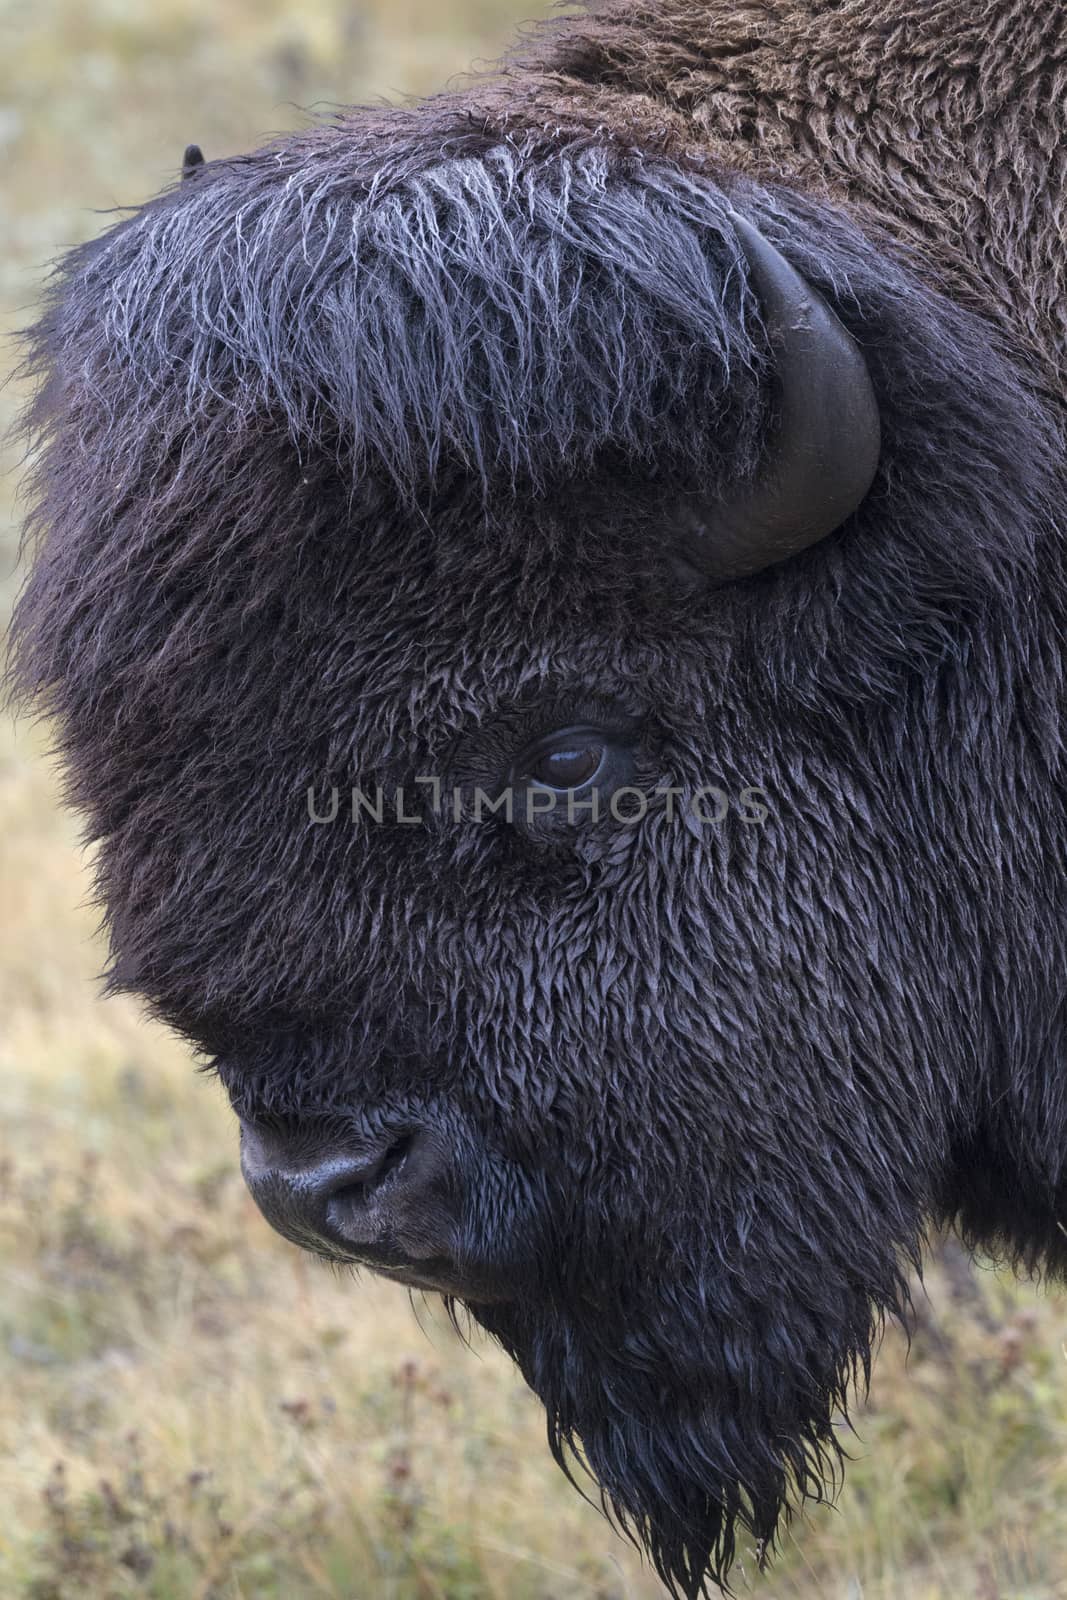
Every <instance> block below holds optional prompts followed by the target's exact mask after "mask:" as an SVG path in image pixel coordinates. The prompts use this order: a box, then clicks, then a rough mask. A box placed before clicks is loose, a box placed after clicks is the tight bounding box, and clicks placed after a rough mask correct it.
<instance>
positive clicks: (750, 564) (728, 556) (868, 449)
mask: <svg viewBox="0 0 1067 1600" xmlns="http://www.w3.org/2000/svg"><path fill="white" fill-rule="evenodd" d="M731 220H732V222H733V226H734V229H735V231H736V233H737V239H738V243H739V245H740V247H741V252H742V254H743V255H744V257H745V260H746V262H747V264H748V270H749V277H750V280H751V283H752V286H753V288H754V290H755V292H756V295H757V298H758V299H759V302H760V307H761V310H762V313H763V323H764V327H765V329H766V332H767V335H768V338H769V341H770V346H771V351H772V355H773V357H774V364H775V376H776V381H777V389H778V395H777V407H776V420H775V425H774V432H773V435H772V437H771V439H770V440H769V442H768V445H767V448H766V451H765V454H764V459H763V463H762V465H761V467H760V468H759V470H758V472H757V475H756V477H755V479H754V480H753V481H750V482H749V483H747V484H746V485H745V488H744V490H743V492H741V493H739V494H738V495H737V496H736V497H734V498H732V499H726V500H723V501H720V502H717V503H715V504H712V505H709V504H708V502H707V501H706V500H702V501H700V502H699V503H698V502H696V501H695V500H694V501H689V502H687V503H686V504H685V506H684V507H683V509H682V526H681V529H680V533H681V544H680V548H679V550H678V552H677V554H678V555H679V557H680V558H681V560H682V562H683V563H684V564H685V565H687V566H690V567H694V568H696V569H697V570H698V571H699V573H700V574H701V576H702V577H703V578H710V579H712V580H714V581H717V582H726V581H728V580H730V579H732V578H745V577H749V576H751V575H752V574H753V573H755V572H761V571H762V570H763V569H764V568H765V567H770V566H774V565H776V564H777V563H778V562H779V561H785V560H786V559H787V557H789V556H792V555H795V554H796V553H797V552H798V551H800V550H805V549H807V547H808V546H809V545H812V544H817V543H818V541H819V540H820V539H825V538H826V537H827V535H828V534H831V533H833V531H834V529H835V528H838V527H840V525H841V523H842V522H844V520H845V518H846V517H848V516H851V514H852V512H853V511H855V510H856V507H857V506H858V505H859V504H860V502H861V501H862V500H863V498H864V496H865V495H866V493H867V491H868V489H869V488H870V486H871V483H872V481H873V479H874V475H875V472H876V470H877V467H878V456H879V451H880V449H881V427H880V422H879V416H878V404H877V401H876V399H875V395H874V388H873V386H872V384H871V378H870V374H869V372H868V371H867V364H866V362H865V361H864V359H863V356H862V354H861V352H860V349H859V346H858V345H857V344H856V341H855V340H854V339H853V338H852V336H851V335H850V334H849V333H848V332H847V331H846V330H845V328H844V327H843V326H842V324H841V323H840V322H839V320H838V318H837V317H836V316H835V315H834V313H833V312H832V311H831V310H830V307H829V306H828V305H827V304H826V302H825V301H824V300H823V299H822V298H821V296H820V295H818V294H816V292H815V290H814V289H812V288H811V286H810V284H808V283H806V282H805V281H804V279H803V278H802V277H801V276H800V274H799V273H798V272H797V271H796V270H795V268H793V267H791V266H790V265H789V262H788V261H786V260H785V258H784V256H782V255H781V254H779V252H778V251H777V250H776V249H775V248H774V247H773V245H770V244H768V242H767V240H766V239H765V238H764V237H763V235H762V234H761V233H759V232H757V230H756V229H755V228H754V227H753V226H752V224H751V223H750V222H746V221H745V219H744V218H743V217H740V216H738V215H737V214H736V212H733V213H731Z"/></svg>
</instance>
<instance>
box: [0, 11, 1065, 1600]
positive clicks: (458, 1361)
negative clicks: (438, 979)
mask: <svg viewBox="0 0 1067 1600" xmlns="http://www.w3.org/2000/svg"><path fill="white" fill-rule="evenodd" d="M872 3H873V0H872ZM547 10H548V7H547V6H540V5H538V4H537V0H0V333H2V335H3V343H2V345H0V377H2V378H4V379H6V382H5V383H4V385H3V388H2V389H0V425H4V426H6V425H7V424H9V423H10V422H11V420H12V418H13V417H14V415H15V412H16V410H17V408H18V405H19V402H20V395H21V386H20V382H19V379H18V376H17V373H16V371H15V367H16V363H17V353H16V350H15V347H14V344H13V339H12V335H13V333H14V330H16V329H17V328H18V327H19V326H21V325H24V324H25V323H26V322H27V321H28V320H29V319H30V318H31V317H32V314H33V307H34V303H35V299H36V297H37V295H38V293H39V290H40V286H41V284H42V282H43V279H44V276H45V273H46V270H47V263H48V261H49V260H50V258H53V257H54V256H55V255H56V254H57V253H58V252H60V251H61V250H63V249H64V248H65V247H67V246H68V245H71V244H74V243H75V242H77V241H79V240H81V239H83V238H85V237H87V236H89V235H91V234H94V233H96V232H97V231H99V230H100V229H101V228H103V227H104V226H105V225H106V223H107V220H108V216H107V213H108V212H110V211H111V210H112V209H113V208H116V207H123V206H127V205H130V204H135V203H137V202H139V201H141V200H142V199H144V198H146V197H148V196H149V195H151V194H152V193H153V192H155V191H156V190H158V189H159V188H161V187H162V186H164V185H165V184H167V183H169V182H171V181H172V180H173V179H174V177H175V175H176V172H177V169H178V166H179V163H180V160H181V154H182V150H183V147H184V146H185V145H186V144H187V143H189V142H190V141H194V140H195V141H196V142H198V143H200V144H201V145H202V146H203V147H204V150H205V153H206V154H207V155H208V156H209V157H212V156H218V155H222V154H225V153H230V152H234V151H239V150H242V149H247V148H250V147H251V146H253V145H254V144H255V143H257V142H259V141H260V140H261V139H262V138H263V137H264V136H265V135H268V134H270V133H272V132H276V131H278V130H281V129H284V128H292V127H297V126H301V125H306V123H307V122H308V120H309V118H311V117H312V116H314V115H315V113H316V111H328V110H329V109H331V108H332V107H335V106H336V105H338V104H343V103H350V102H355V101H365V100H369V99H376V98H380V97H383V96H385V97H396V96H400V95H407V94H420V93H424V92H426V91H429V90H432V89H436V88H440V87H441V86H443V85H444V84H445V83H446V81H447V80H448V79H449V78H450V77H452V76H454V75H455V74H457V73H460V72H462V71H463V70H464V69H466V68H467V67H468V66H469V65H470V64H471V63H472V62H474V61H476V60H480V61H482V62H484V61H486V60H491V59H492V58H493V57H494V56H496V55H497V54H498V53H499V52H500V50H501V49H502V48H503V47H504V45H505V44H506V42H507V40H508V38H509V36H510V35H511V33H512V31H513V29H514V26H515V24H516V23H518V22H519V21H520V20H522V19H524V18H530V17H534V16H537V15H543V14H544V13H545V12H546V11H547ZM0 465H2V467H3V473H2V476H0V538H2V550H0V555H2V561H0V604H2V608H3V612H4V613H5V614H6V611H7V609H8V607H9V605H10V602H11V600H12V598H13V596H14V593H15V590H16V586H17V581H18V579H17V572H16V550H17V538H18V534H17V528H18V519H19V501H18V490H19V479H20V462H19V457H18V451H17V450H16V449H15V447H14V446H13V445H10V444H9V445H8V446H7V447H6V450H5V453H4V455H3V459H2V462H0ZM47 751H48V730H47V728H33V727H31V726H29V725H28V724H26V723H20V724H19V725H17V726H14V725H12V723H11V720H10V718H4V719H3V720H2V721H0V1129H2V1132H0V1596H3V1597H5V1600H6V1597H15V1596H26V1597H28V1600H75V1597H77V1600H126V1597H133V1596H137V1597H145V1600H241V1597H244V1600H328V1597H332V1600H656V1597H658V1596H659V1595H660V1594H661V1590H660V1588H659V1586H658V1584H657V1583H656V1582H655V1581H654V1580H653V1579H652V1578H651V1577H650V1576H649V1574H648V1572H647V1570H646V1569H645V1568H644V1566H643V1565H642V1562H641V1560H640V1558H639V1557H638V1556H637V1555H636V1553H634V1552H633V1551H632V1550H631V1549H630V1548H629V1546H628V1545H627V1544H626V1543H625V1542H623V1541H622V1540H621V1539H620V1538H618V1537H617V1536H616V1535H615V1534H614V1533H613V1532H612V1530H611V1529H610V1528H609V1526H608V1524H607V1523H606V1522H605V1521H604V1520H603V1518H602V1517H601V1516H600V1514H599V1512H598V1511H597V1510H596V1509H595V1507H593V1506H592V1505H587V1504H585V1503H583V1501H582V1500H581V1499H580V1498H579V1497H578V1496H577V1495H576V1494H575V1493H574V1491H573V1490H572V1489H570V1488H569V1487H568V1486H567V1484H566V1482H565V1481H564V1479H563V1477H562V1476H561V1475H560V1474H559V1472H558V1471H557V1470H556V1468H555V1467H554V1466H553V1465H552V1463H551V1461H550V1458H549V1455H548V1451H547V1448H546V1446H545V1442H544V1422H543V1417H542V1414H541V1410H540V1407H539V1405H538V1403H537V1402H536V1401H535V1400H534V1399H533V1397H532V1396H531V1395H529V1394H528V1393H527V1392H526V1391H525V1389H524V1388H523V1386H522V1383H521V1380H520V1379H519V1378H518V1376H517V1375H516V1373H515V1372H514V1371H513V1370H512V1369H511V1367H510V1366H509V1364H508V1362H507V1361H506V1360H505V1359H504V1358H503V1357H502V1356H501V1355H500V1354H499V1352H497V1351H496V1350H494V1349H493V1348H491V1347H490V1346H488V1345H487V1344H486V1343H485V1341H484V1340H483V1339H480V1338H473V1340H472V1343H473V1348H472V1349H468V1348H466V1347H465V1346H464V1345H463V1344H462V1342H461V1341H460V1339H459V1338H458V1337H457V1336H456V1334H455V1333H454V1332H453V1330H452V1329H451V1328H450V1326H449V1324H448V1322H447V1320H446V1319H445V1317H444V1315H443V1313H442V1311H441V1309H440V1307H439V1306H438V1305H436V1304H435V1303H434V1301H433V1300H432V1298H429V1299H425V1300H424V1299H419V1298H415V1299H409V1297H408V1295H407V1294H406V1293H405V1292H404V1291H402V1290H400V1289H398V1288H395V1287H393V1286H391V1285H386V1284H378V1283H375V1282H374V1281H373V1280H370V1279H363V1280H360V1281H356V1280H354V1279H350V1278H340V1277H338V1276H333V1275H331V1274H330V1273H329V1272H328V1270H327V1269H326V1268H325V1267H323V1266H320V1265H318V1264H316V1263H315V1262H313V1261H311V1260H310V1259H309V1258H306V1257H303V1256H301V1255H300V1254H298V1252H297V1251H296V1250H295V1249H293V1248H291V1247H290V1246H288V1245H286V1244H285V1243H283V1242H282V1241H281V1240H280V1239H278V1238H276V1237H275V1236H274V1235H272V1234H271V1233H270V1232H269V1231H268V1229H267V1227H266V1224H265V1223H264V1222H263V1221H262V1220H261V1219H260V1217H259V1215H258V1213H257V1212H256V1211H255V1210H254V1208H253V1206H252V1204H251V1202H250V1200H248V1198H247V1197H246V1195H245V1193H244V1190H243V1187H242V1185H241V1182H240V1178H239V1175H238V1170H237V1144H236V1130H235V1127H234V1124H233V1122H232V1120H231V1117H230V1114H229V1112H228V1110H227V1108H226V1107H225V1106H224V1104H223V1100H222V1096H221V1094H220V1092H219V1091H218V1090H217V1088H216V1087H215V1085H214V1084H212V1083H210V1082H208V1081H206V1080H204V1079H203V1078H199V1077H198V1076H197V1075H196V1073H195V1071H194V1069H193V1067H192V1064H191V1062H190V1060H189V1058H188V1056H187V1054H186V1052H185V1050H184V1049H183V1048H182V1047H181V1046H180V1045H179V1044H178V1043H176V1042H175V1041H174V1040H172V1039H170V1038H168V1037H167V1036H166V1035H164V1034H163V1033H162V1032H161V1031H160V1030H159V1029H157V1028H155V1027H152V1026H150V1025H149V1024H147V1023H146V1022H145V1021H144V1020H143V1019H142V1018H141V1017H140V1016H139V1014H138V1011H137V1008H136V1006H135V1005H134V1004H133V1003H132V1002H130V1001H127V1000H117V1001H107V1002H104V1001H102V1000H101V999H100V998H99V995H98V990H97V985H96V974H97V972H98V971H99V969H100V967H101V965H102V959H103V956H102V948H101V944H100V942H99V938H98V935H97V931H96V923H97V916H96V913H95V911H94V910H93V908H92V906H91V904H90V903H89V883H90V880H89V873H88V863H87V860H86V858H85V854H84V852H82V851H81V850H80V849H79V843H78V825H77V820H76V819H74V818H72V817H71V816H69V815H67V814H66V813H64V812H63V811H61V810H60V809H59V804H58V796H59V783H58V781H57V777H56V774H55V771H54V769H53V767H52V765H51V764H50V762H49V759H48V754H47ZM916 1294H917V1310H916V1319H915V1329H914V1335H913V1340H912V1345H911V1350H910V1355H909V1354H908V1352H907V1351H906V1348H905V1344H904V1340H903V1338H902V1336H901V1335H900V1334H899V1333H898V1332H896V1331H890V1333H889V1334H888V1335H887V1337H886V1340H885V1344H884V1347H883V1349H882V1351H881V1354H880V1356H879V1359H878V1363H877V1367H876V1372H875V1379H874V1385H873V1390H872V1393H871V1396H870V1400H869V1402H868V1403H867V1404H866V1405H863V1406H859V1407H858V1408H857V1412H856V1418H855V1426H856V1437H855V1438H854V1439H853V1440H852V1443H851V1445H850V1449H851V1453H852V1456H853V1462H852V1465H851V1467H850V1470H849V1474H848V1481H847V1484H846V1486H845V1489H844V1491H843V1493H842V1494H841V1496H840V1497H839V1501H838V1505H837V1508H836V1509H835V1510H832V1511H830V1510H825V1509H822V1510H820V1509H815V1510H813V1511H812V1512H811V1513H810V1514H809V1515H808V1516H806V1517H805V1518H802V1519H798V1520H797V1521H796V1522H795V1523H794V1524H793V1526H792V1527H791V1528H790V1529H789V1530H787V1531H786V1533H785V1535H784V1538H783V1548H782V1554H781V1558H780V1560H779V1561H778V1563H777V1564H776V1566H775V1567H774V1568H773V1569H772V1571H771V1572H770V1573H769V1574H768V1575H766V1576H761V1575H760V1574H758V1573H757V1572H756V1571H755V1570H754V1569H753V1566H752V1561H751V1554H750V1553H749V1554H748V1555H746V1557H745V1559H744V1560H743V1562H742V1566H741V1569H740V1570H739V1571H738V1573H737V1575H736V1582H737V1588H738V1590H739V1592H741V1593H744V1594H748V1593H752V1594H758V1595H761V1596H764V1597H765V1600H889V1597H892V1600H947V1597H950V1596H951V1597H953V1600H956V1597H974V1600H1054V1597H1067V1359H1065V1354H1067V1352H1065V1345H1064V1340H1065V1338H1067V1300H1065V1299H1064V1297H1063V1296H1062V1295H1060V1294H1052V1295H1040V1294H1039V1293H1038V1291H1037V1290H1036V1289H1035V1288H1033V1287H1032V1286H1026V1285H1024V1286H1018V1285H1015V1284H1013V1282H1012V1281H1011V1279H1010V1278H1009V1277H1007V1276H1006V1275H1003V1274H999V1273H997V1272H996V1271H995V1270H993V1269H992V1268H991V1267H989V1266H986V1267H984V1268H980V1269H977V1270H976V1269H975V1268H973V1267H972V1266H971V1265H970V1263H969V1262H968V1261H967V1260H966V1259H965V1257H964V1256H963V1254H962V1253H961V1252H960V1251H959V1250H958V1248H956V1247H954V1246H953V1245H952V1244H951V1243H946V1242H944V1241H942V1242H941V1243H940V1244H939V1245H938V1247H937V1248H936V1250H935V1251H934V1253H933V1258H932V1264H931V1268H930V1271H929V1274H928V1278H927V1292H926V1293H924V1292H923V1291H922V1290H919V1289H917V1291H916Z"/></svg>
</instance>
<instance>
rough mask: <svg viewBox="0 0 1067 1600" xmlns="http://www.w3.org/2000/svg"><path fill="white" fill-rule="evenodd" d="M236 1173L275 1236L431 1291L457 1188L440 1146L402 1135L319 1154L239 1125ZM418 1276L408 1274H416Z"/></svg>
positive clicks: (296, 1141) (305, 1140)
mask: <svg viewBox="0 0 1067 1600" xmlns="http://www.w3.org/2000/svg"><path fill="white" fill-rule="evenodd" d="M241 1170H242V1171H243V1173H244V1177H245V1182H246V1183H247V1184H248V1187H249V1190H250V1191H251V1194H252V1198H253V1199H254V1200H255V1202H256V1204H257V1205H258V1206H259V1209H260V1210H261V1211H262V1213H263V1215H264V1216H265V1217H266V1219H267V1221H268V1222H269V1223H270V1224H271V1226H272V1227H273V1228H276V1229H277V1230H278V1232H279V1233H282V1234H284V1235H285V1236H286V1238H288V1239H292V1240H293V1241H294V1243H296V1244H300V1245H304V1246H305V1247H306V1248H308V1249H312V1250H319V1251H323V1252H324V1253H326V1254H329V1255H333V1256H342V1257H345V1258H347V1259H349V1260H355V1261H361V1262H363V1263H365V1264H366V1265H368V1266H371V1267H375V1268H377V1269H378V1270H379V1271H382V1272H386V1273H388V1274H390V1275H392V1276H401V1277H404V1278H405V1279H406V1280H407V1281H411V1282H416V1281H418V1282H424V1280H426V1281H425V1282H424V1286H426V1287H435V1286H436V1281H434V1282H430V1281H429V1279H431V1278H432V1279H434V1280H436V1278H437V1277H439V1276H440V1273H439V1272H434V1271H432V1270H431V1268H432V1267H433V1265H434V1264H437V1265H438V1266H440V1265H441V1264H442V1263H447V1262H448V1261H449V1260H450V1259H451V1257H452V1255H453V1253H454V1238H455V1234H456V1222H457V1219H456V1207H455V1200H456V1178H455V1172H454V1168H453V1163H452V1162H451V1161H450V1159H449V1156H448V1152H447V1149H446V1147H445V1144H444V1142H443V1140H441V1139H440V1137H439V1136H438V1135H436V1134H435V1133H434V1132H433V1131H431V1130H429V1129H422V1128H409V1129H405V1130H404V1131H402V1132H400V1133H397V1134H394V1135H393V1136H392V1137H391V1138H389V1139H387V1140H382V1141H381V1142H379V1143H376V1144H374V1145H366V1144H363V1145H360V1146H358V1147H357V1146H352V1147H339V1148H330V1149H323V1148H322V1146H321V1143H320V1142H319V1141H318V1140H317V1139H316V1137H315V1136H314V1135H313V1134H310V1135H309V1134H308V1132H307V1131H303V1132H301V1131H300V1130H296V1131H290V1132H288V1133H278V1132H276V1131H269V1132H268V1131H264V1130H263V1129H259V1128H255V1127H253V1126H251V1125H250V1124H248V1123H245V1122H242V1124H241ZM420 1266H421V1267H422V1268H423V1269H424V1270H423V1271H422V1272H421V1274H420V1273H419V1271H417V1270H412V1269H415V1268H418V1267H420Z"/></svg>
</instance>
